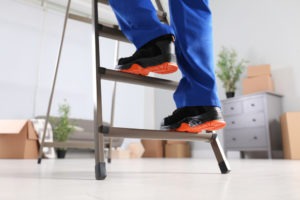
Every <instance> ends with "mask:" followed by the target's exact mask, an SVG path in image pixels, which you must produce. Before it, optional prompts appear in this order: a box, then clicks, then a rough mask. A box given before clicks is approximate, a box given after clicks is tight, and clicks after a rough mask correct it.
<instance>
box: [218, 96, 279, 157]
mask: <svg viewBox="0 0 300 200" xmlns="http://www.w3.org/2000/svg"><path fill="white" fill-rule="evenodd" d="M281 100H282V96H281V95H279V94H275V93H269V92H266V93H256V94H251V95H244V96H240V97H234V98H229V99H226V100H223V101H222V108H223V115H224V119H225V121H226V123H227V126H226V128H225V129H224V149H225V152H227V151H240V152H245V151H267V152H268V157H269V158H272V151H273V150H282V142H281V131H280V121H279V117H280V115H281V114H282V103H281ZM241 155H242V157H243V154H241Z"/></svg>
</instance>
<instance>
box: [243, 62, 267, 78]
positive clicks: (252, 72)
mask: <svg viewBox="0 0 300 200" xmlns="http://www.w3.org/2000/svg"><path fill="white" fill-rule="evenodd" d="M247 76H248V77H249V78H250V77H255V76H271V66H270V65H269V64H266V65H256V66H249V67H248V69H247Z"/></svg>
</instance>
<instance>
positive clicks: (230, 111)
mask: <svg viewBox="0 0 300 200" xmlns="http://www.w3.org/2000/svg"><path fill="white" fill-rule="evenodd" d="M222 108H223V114H224V116H225V115H238V114H242V112H243V105H242V102H240V101H235V102H231V103H224V104H223V105H222Z"/></svg>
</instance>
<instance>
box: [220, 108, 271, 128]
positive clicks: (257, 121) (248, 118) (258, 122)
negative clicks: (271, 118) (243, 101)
mask: <svg viewBox="0 0 300 200" xmlns="http://www.w3.org/2000/svg"><path fill="white" fill-rule="evenodd" d="M224 119H225V121H226V123H227V125H226V129H235V128H247V127H258V126H265V115H264V113H263V112H259V113H253V114H248V115H239V116H234V117H224Z"/></svg>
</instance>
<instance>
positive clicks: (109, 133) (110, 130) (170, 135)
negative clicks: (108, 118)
mask: <svg viewBox="0 0 300 200" xmlns="http://www.w3.org/2000/svg"><path fill="white" fill-rule="evenodd" d="M101 130H104V131H101ZM99 132H100V133H101V132H102V133H103V134H104V136H105V137H121V138H122V137H123V138H142V139H158V140H167V139H168V140H184V141H197V140H198V141H206V142H210V141H211V140H213V139H214V138H216V136H217V134H216V132H211V133H199V134H195V133H185V132H175V131H165V130H150V129H136V128H121V127H108V126H100V127H99Z"/></svg>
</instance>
